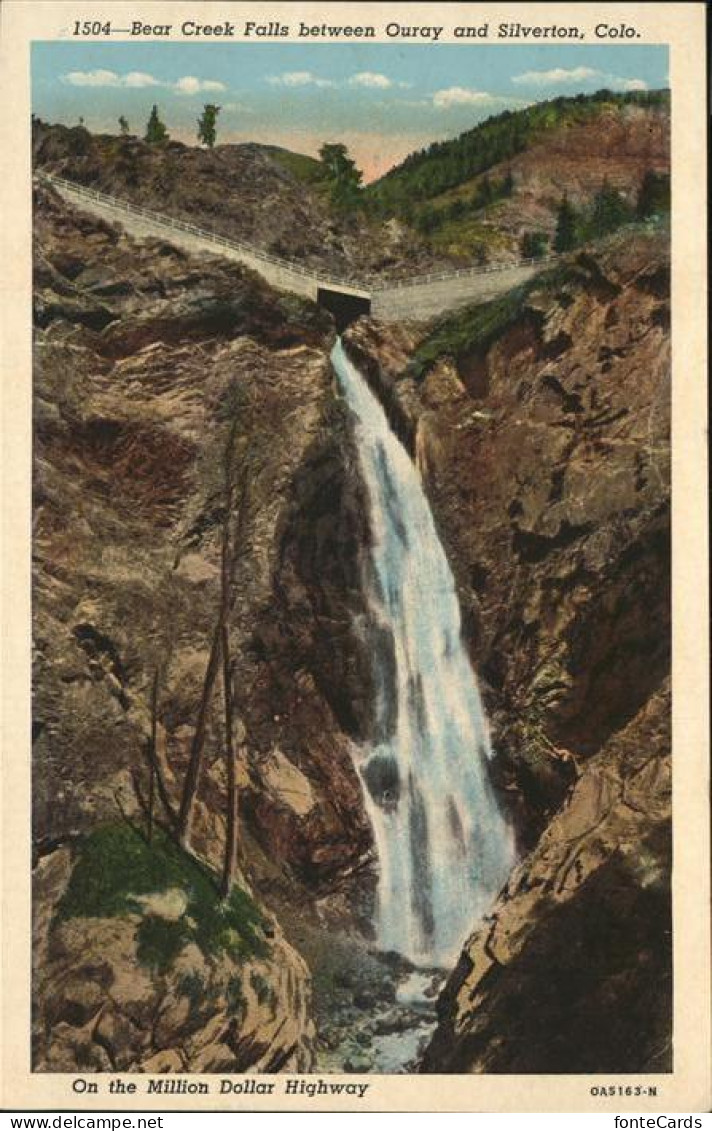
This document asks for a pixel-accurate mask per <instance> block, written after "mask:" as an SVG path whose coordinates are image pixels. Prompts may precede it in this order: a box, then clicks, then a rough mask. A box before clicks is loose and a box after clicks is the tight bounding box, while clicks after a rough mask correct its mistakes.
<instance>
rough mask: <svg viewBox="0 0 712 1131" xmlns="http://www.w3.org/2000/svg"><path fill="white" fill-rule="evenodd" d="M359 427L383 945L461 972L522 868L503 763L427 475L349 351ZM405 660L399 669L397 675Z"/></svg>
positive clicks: (347, 375) (362, 766) (350, 399)
mask: <svg viewBox="0 0 712 1131" xmlns="http://www.w3.org/2000/svg"><path fill="white" fill-rule="evenodd" d="M331 360H332V364H333V367H334V370H335V372H336V375H337V378H338V380H339V384H340V387H341V389H342V391H343V394H344V396H345V398H346V400H347V403H348V405H349V406H350V408H351V410H352V412H353V413H354V416H355V418H356V436H357V442H358V454H359V465H360V470H361V473H362V476H363V479H364V482H365V485H366V488H367V491H368V496H369V502H370V521H371V528H372V534H373V540H372V546H371V547H370V564H369V568H368V570H367V574H368V576H367V579H366V587H367V598H368V604H369V611H370V615H371V617H372V618H373V620H374V621H375V622H376V623H377V624H378V626H379V627H380V628H381V629H382V630H383V631H381V632H378V633H374V634H373V637H374V639H375V640H376V641H378V640H381V641H383V640H384V639H385V641H386V642H387V643H388V648H389V655H388V656H386V655H385V654H380V648H381V647H384V645H380V646H379V645H376V646H375V650H374V654H373V665H374V672H375V675H376V681H377V685H378V689H379V690H378V696H377V704H376V711H377V714H378V716H379V719H378V723H379V725H378V727H377V728H376V729H377V731H378V732H379V734H381V735H382V736H383V737H382V738H381V740H380V741H378V742H377V743H375V744H374V745H373V746H371V747H370V748H368V749H363V750H362V751H361V752H360V756H359V759H358V762H357V767H358V770H359V774H360V776H361V780H362V782H363V786H364V797H365V801H366V807H367V811H368V815H369V818H370V821H371V824H372V826H373V832H374V839H375V844H376V850H377V853H378V866H379V884H378V908H377V923H376V926H377V931H378V942H379V945H380V946H382V947H383V948H384V949H387V950H396V951H399V952H400V953H401V954H405V955H406V956H407V957H409V958H411V959H412V960H414V961H416V962H420V963H433V964H450V963H452V961H453V960H454V959H455V958H456V957H457V954H458V953H459V950H460V948H461V947H462V944H463V943H464V941H465V939H466V938H467V936H468V934H469V933H470V931H471V930H472V928H473V927H474V925H475V924H476V922H477V920H478V919H480V918H481V917H482V916H483V915H484V914H485V913H486V912H487V910H488V908H489V906H490V905H491V903H492V900H493V898H494V896H495V895H496V893H497V891H498V890H499V888H500V887H501V886H502V884H503V882H504V880H505V879H506V877H507V875H508V873H509V871H510V868H511V866H512V863H513V857H514V849H513V841H512V837H511V834H510V830H509V828H508V826H507V823H506V822H505V820H504V818H503V816H502V814H501V813H500V811H499V808H498V806H497V800H496V798H495V795H494V793H493V790H492V786H491V784H490V781H489V775H488V761H489V759H490V758H491V756H492V750H491V746H490V739H489V733H488V728H487V722H486V719H485V716H484V713H483V709H482V703H481V700H480V694H479V690H478V688H477V682H476V679H475V675H474V672H473V670H472V667H471V664H470V661H469V659H468V656H467V653H466V651H465V648H464V646H463V644H462V640H461V635H460V609H459V605H458V601H457V595H456V592H455V583H454V579H453V576H452V573H451V571H450V567H449V565H448V561H447V558H446V556H445V552H444V550H443V547H442V545H441V543H440V540H439V538H438V535H437V531H436V529H435V523H434V521H433V516H432V514H431V511H430V507H429V505H428V501H427V499H426V497H425V493H424V491H423V488H422V485H421V482H420V477H419V475H418V472H417V470H416V468H415V466H414V464H413V462H412V460H411V459H410V457H409V455H408V453H407V451H406V450H405V448H404V447H403V445H402V444H401V443H400V441H399V440H398V439H397V438H396V436H395V435H394V433H393V432H392V431H391V428H390V426H389V424H388V421H387V419H386V415H385V413H384V411H383V408H382V406H381V404H380V402H379V401H378V399H377V397H376V396H374V394H373V393H372V392H371V389H370V388H369V386H368V384H367V382H366V381H365V380H364V378H363V377H362V376H361V374H360V373H359V371H358V369H357V368H356V367H355V366H354V365H353V364H352V362H351V361H350V360H349V359H348V357H347V355H346V353H345V351H344V349H343V346H342V344H341V341H340V340H339V341H338V342H337V343H336V345H335V347H334V350H333V352H332V355H331ZM393 659H395V664H394V663H393Z"/></svg>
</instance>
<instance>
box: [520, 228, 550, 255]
mask: <svg viewBox="0 0 712 1131" xmlns="http://www.w3.org/2000/svg"><path fill="white" fill-rule="evenodd" d="M519 250H520V252H521V255H522V259H541V257H542V256H543V255H546V253H547V252H548V250H549V237H548V236H547V234H546V232H525V233H524V235H523V236H522V239H521V242H520V245H519Z"/></svg>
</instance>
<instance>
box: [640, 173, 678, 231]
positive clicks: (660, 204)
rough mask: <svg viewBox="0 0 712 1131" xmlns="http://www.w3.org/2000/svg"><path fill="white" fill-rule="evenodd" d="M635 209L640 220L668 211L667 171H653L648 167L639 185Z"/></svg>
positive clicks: (668, 189)
mask: <svg viewBox="0 0 712 1131" xmlns="http://www.w3.org/2000/svg"><path fill="white" fill-rule="evenodd" d="M635 211H636V214H637V215H638V216H639V217H640V219H641V220H646V219H647V218H648V216H656V215H661V214H662V213H665V212H669V211H670V175H669V173H654V172H653V170H652V169H648V171H647V173H646V174H645V176H644V177H643V183H642V185H641V186H640V192H639V193H638V200H637V202H636V208H635Z"/></svg>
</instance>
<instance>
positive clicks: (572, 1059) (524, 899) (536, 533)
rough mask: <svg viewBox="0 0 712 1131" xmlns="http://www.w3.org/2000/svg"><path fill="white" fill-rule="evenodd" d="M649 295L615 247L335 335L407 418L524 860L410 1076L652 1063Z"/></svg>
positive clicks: (665, 498)
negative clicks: (473, 304)
mask: <svg viewBox="0 0 712 1131" xmlns="http://www.w3.org/2000/svg"><path fill="white" fill-rule="evenodd" d="M667 294H668V291H667V240H666V236H665V234H664V233H662V234H655V233H653V232H650V233H645V234H644V233H640V234H636V235H630V234H626V235H625V236H623V235H619V236H618V237H616V238H614V239H611V240H610V241H609V242H608V244H605V245H602V246H601V247H600V248H599V250H598V251H597V252H596V253H595V254H593V253H591V252H589V251H584V252H583V253H581V254H580V255H578V256H577V257H575V258H573V259H572V261H571V262H570V263H569V264H568V265H565V266H562V267H559V268H557V269H556V270H555V271H553V272H551V273H549V274H548V275H542V276H541V278H540V279H539V280H538V281H537V282H536V283H534V284H533V285H531V286H529V287H528V288H525V289H524V290H523V291H522V292H520V293H516V294H513V295H510V296H507V298H506V299H505V300H501V301H498V302H497V303H495V304H491V306H490V307H489V308H486V309H483V308H480V309H479V310H475V309H472V310H470V311H465V312H463V313H462V314H459V315H455V316H452V318H451V319H449V320H446V321H445V322H444V323H443V324H442V325H440V326H436V327H435V328H433V329H432V330H431V331H430V332H429V333H428V334H427V335H426V336H425V337H424V335H423V331H422V329H419V328H417V327H411V328H410V329H409V328H407V327H404V328H402V329H401V330H400V332H399V333H397V334H390V333H389V335H388V338H386V333H385V331H383V330H381V329H379V327H378V326H376V325H374V324H371V325H370V326H369V325H366V324H362V325H360V326H357V327H355V328H354V329H353V331H352V332H351V335H350V337H351V342H352V348H356V349H357V350H360V351H361V353H366V354H369V355H370V356H371V359H372V380H374V381H376V382H377V383H380V385H381V386H385V387H387V389H388V395H389V396H390V397H391V398H393V397H396V398H397V400H398V402H399V404H400V411H401V412H402V413H403V414H404V415H405V416H406V417H407V419H408V421H409V428H410V432H411V434H412V435H413V441H412V447H413V450H414V452H415V453H416V456H417V458H418V459H419V461H420V464H421V466H422V468H423V471H424V476H425V479H426V482H427V485H428V489H429V493H430V497H431V500H432V505H433V510H434V513H435V515H436V519H437V521H438V524H439V527H440V530H441V533H442V537H443V540H444V542H445V544H446V546H447V548H448V551H449V555H450V558H451V561H452V564H453V568H454V572H455V574H456V577H457V581H458V584H459V589H460V596H461V604H462V607H463V612H464V631H465V634H466V636H467V639H468V641H469V643H470V647H471V651H472V655H473V658H474V660H475V663H476V666H477V669H478V672H479V675H480V679H481V682H482V684H483V691H484V696H485V701H486V704H487V708H488V712H489V715H490V719H491V722H492V726H493V740H494V745H495V749H496V751H497V755H498V756H497V760H496V763H495V766H494V774H495V777H496V781H497V783H498V785H499V787H500V793H501V797H502V801H503V804H505V805H506V806H507V807H508V809H509V812H510V814H511V819H512V821H513V823H514V825H515V828H516V830H517V834H518V839H519V844H520V851H521V853H522V854H523V855H524V859H523V862H522V864H521V865H520V867H519V868H518V870H517V871H516V872H515V874H514V876H513V877H512V880H511V881H510V884H509V885H508V887H507V889H506V891H505V892H504V893H503V895H502V897H501V899H500V901H499V902H498V903H497V904H496V906H495V908H494V911H493V917H492V921H491V923H490V924H488V925H487V926H486V927H485V928H483V929H482V931H481V932H479V933H476V934H475V936H474V937H473V939H472V940H470V942H469V943H468V944H467V945H466V947H465V950H464V952H463V957H462V960H461V963H460V965H459V967H458V969H457V970H456V972H455V973H454V975H453V976H452V978H451V981H450V984H449V988H448V990H447V993H446V995H445V996H444V998H443V1001H442V1005H441V1009H442V1013H441V1025H440V1030H439V1032H438V1034H437V1035H436V1038H435V1040H434V1042H433V1044H432V1047H431V1050H430V1052H429V1053H428V1056H427V1058H426V1066H427V1068H428V1070H430V1071H443V1070H444V1071H493V1072H496V1071H513V1072H515V1071H536V1072H545V1071H552V1072H553V1071H603V1070H607V1069H612V1068H613V1066H614V1065H615V1066H617V1068H618V1070H622V1069H623V1068H624V1066H626V1070H629V1071H633V1070H638V1069H641V1068H642V1067H643V1066H647V1065H652V1064H657V1065H658V1066H660V1065H663V1064H665V1063H667V1058H668V1057H669V1028H670V1020H671V1004H670V997H669V974H670V968H669V966H670V956H669V925H670V911H669V890H668V886H669V871H670V863H669V846H668V843H667V824H666V820H667V816H668V809H667V805H668V797H667V784H666V781H667V779H666V759H667V758H668V756H669V737H668V733H667V720H668V714H667V707H666V703H667V700H666V698H665V697H664V695H663V688H664V681H665V678H666V676H667V672H668V666H669V447H668V443H669V398H670V390H669V380H668V372H669V345H668V339H667V331H668V325H669V309H668V298H667ZM532 850H533V851H532ZM530 851H531V855H530V856H528V857H527V856H526V855H525V854H526V853H527V852H530ZM589 947H590V950H591V953H590V954H589V953H588V950H589ZM626 1015H628V1016H630V1017H631V1018H635V1024H634V1025H633V1028H632V1029H628V1028H627V1022H626V1021H624V1020H623V1018H625V1017H626ZM603 1033H605V1034H607V1036H606V1037H605V1038H604V1037H602V1036H601V1034H603ZM634 1034H636V1035H635V1039H634V1038H633V1035H634ZM626 1049H628V1050H629V1051H628V1052H627V1053H626V1051H625V1050H626Z"/></svg>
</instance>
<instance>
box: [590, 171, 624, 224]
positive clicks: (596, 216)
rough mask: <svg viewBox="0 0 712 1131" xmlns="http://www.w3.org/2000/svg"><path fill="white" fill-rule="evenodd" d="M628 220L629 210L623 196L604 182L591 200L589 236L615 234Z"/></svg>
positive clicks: (606, 181)
mask: <svg viewBox="0 0 712 1131" xmlns="http://www.w3.org/2000/svg"><path fill="white" fill-rule="evenodd" d="M629 219H630V208H629V207H628V205H627V203H626V201H625V199H624V198H623V196H622V195H621V194H620V193H619V192H618V191H617V189H615V188H613V186H612V185H611V184H610V183H609V182H608V180H605V181H604V182H603V184H602V185H601V188H600V189H599V191H598V192H597V193H596V195H595V197H594V199H593V209H592V213H591V235H592V236H605V235H607V234H608V233H609V232H615V231H616V229H617V228H620V226H621V224H625V223H626V221H627V220H629Z"/></svg>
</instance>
